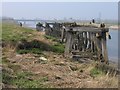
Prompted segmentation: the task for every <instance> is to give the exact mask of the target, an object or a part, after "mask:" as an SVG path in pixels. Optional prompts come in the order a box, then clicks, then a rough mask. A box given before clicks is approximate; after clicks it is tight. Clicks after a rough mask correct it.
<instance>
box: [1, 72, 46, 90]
mask: <svg viewBox="0 0 120 90" xmlns="http://www.w3.org/2000/svg"><path fill="white" fill-rule="evenodd" d="M2 76H3V79H2V80H3V83H5V84H9V85H13V86H15V87H17V88H43V87H47V86H46V85H44V84H43V83H44V82H46V81H48V78H47V77H41V78H38V79H37V80H36V79H32V77H34V76H35V75H34V74H32V73H31V72H25V71H24V72H17V73H14V74H13V73H10V72H7V71H5V70H3V73H2Z"/></svg>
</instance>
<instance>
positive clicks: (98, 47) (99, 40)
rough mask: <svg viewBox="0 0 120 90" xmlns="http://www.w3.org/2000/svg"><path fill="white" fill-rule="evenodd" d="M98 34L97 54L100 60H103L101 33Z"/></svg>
mask: <svg viewBox="0 0 120 90" xmlns="http://www.w3.org/2000/svg"><path fill="white" fill-rule="evenodd" d="M97 34H98V36H96V45H97V56H98V60H99V61H103V55H102V44H101V34H100V33H97Z"/></svg>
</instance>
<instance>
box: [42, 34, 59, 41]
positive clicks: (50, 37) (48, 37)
mask: <svg viewBox="0 0 120 90" xmlns="http://www.w3.org/2000/svg"><path fill="white" fill-rule="evenodd" d="M44 37H45V38H46V39H51V40H52V41H58V40H57V38H55V37H53V36H48V35H44Z"/></svg>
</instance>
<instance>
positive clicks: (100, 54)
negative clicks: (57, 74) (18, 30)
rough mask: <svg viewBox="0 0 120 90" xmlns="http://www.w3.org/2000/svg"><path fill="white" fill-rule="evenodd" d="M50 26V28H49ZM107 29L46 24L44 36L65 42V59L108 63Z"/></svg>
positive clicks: (74, 24) (73, 24)
mask: <svg viewBox="0 0 120 90" xmlns="http://www.w3.org/2000/svg"><path fill="white" fill-rule="evenodd" d="M50 25H52V27H50ZM108 32H109V29H108V28H106V27H105V26H102V25H100V24H91V23H90V24H87V25H78V24H76V23H75V22H73V23H46V27H45V33H46V35H50V36H54V37H57V38H60V39H61V41H62V42H65V53H64V56H65V57H71V56H72V58H78V57H79V58H90V59H96V60H99V61H100V62H104V63H106V64H107V63H108V52H107V45H106V40H107V39H106V36H107V35H109V34H108Z"/></svg>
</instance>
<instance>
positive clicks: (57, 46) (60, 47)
mask: <svg viewBox="0 0 120 90" xmlns="http://www.w3.org/2000/svg"><path fill="white" fill-rule="evenodd" d="M51 48H52V51H53V52H56V53H64V45H63V44H60V43H57V44H55V45H51Z"/></svg>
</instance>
